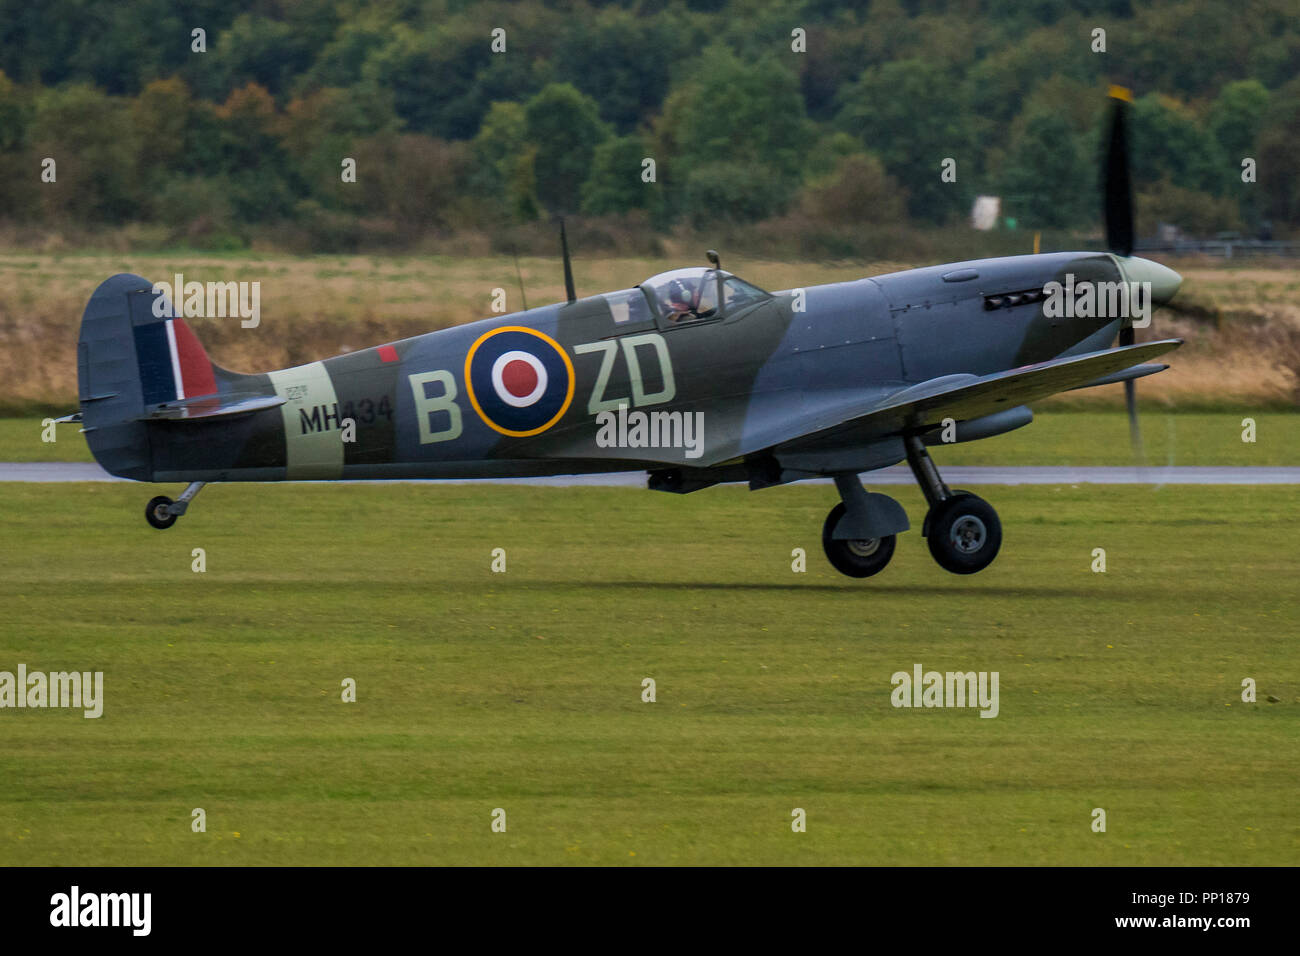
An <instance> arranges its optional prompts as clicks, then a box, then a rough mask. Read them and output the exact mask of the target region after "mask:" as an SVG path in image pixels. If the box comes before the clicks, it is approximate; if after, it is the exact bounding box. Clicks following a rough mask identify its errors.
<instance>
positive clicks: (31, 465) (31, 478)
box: [0, 462, 1300, 487]
mask: <svg viewBox="0 0 1300 956" xmlns="http://www.w3.org/2000/svg"><path fill="white" fill-rule="evenodd" d="M942 473H943V480H944V481H945V482H947V483H948V484H949V485H958V486H963V487H964V486H967V485H1082V484H1093V485H1294V484H1300V468H1290V467H1287V468H1255V467H1241V468H1229V467H1218V468H1201V467H1197V466H1194V465H1175V466H1170V467H1150V468H1140V467H1115V468H1111V467H1095V468H1075V467H1070V466H1032V465H1030V466H1013V467H1001V468H944V469H943V472H942ZM125 480H126V479H124V478H114V477H113V476H112V475H110V474H108V472H106V471H104V469H102V468H100V467H99V465H96V464H94V463H92V462H0V482H5V481H22V482H32V483H35V484H45V483H54V482H67V481H125ZM823 480H826V481H829V479H823ZM438 481H441V482H451V483H453V484H464V483H470V482H485V483H488V484H512V485H543V486H545V485H549V486H552V487H584V486H626V487H642V486H644V485H645V482H646V475H645V472H641V471H635V472H620V473H617V474H607V475H557V476H553V477H545V478H475V479H467V478H448V479H427V478H410V479H396V480H385V481H380V482H355V483H356V484H427V483H432V482H438ZM912 481H913V479H912V473H911V471H909V470H908V468H907V467H906V466H905V465H895V466H894V467H892V468H882V469H881V470H880V471H872V472H868V473H866V474H864V475H863V476H862V482H863V484H866V485H901V484H911V483H912ZM172 484H179V482H173V483H172Z"/></svg>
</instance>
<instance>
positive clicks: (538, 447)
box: [65, 93, 1181, 577]
mask: <svg viewBox="0 0 1300 956" xmlns="http://www.w3.org/2000/svg"><path fill="white" fill-rule="evenodd" d="M1112 95H1116V96H1118V95H1120V94H1116V93H1113V94H1112ZM1114 107H1115V108H1114V112H1113V118H1112V122H1111V135H1110V141H1109V147H1108V156H1107V159H1106V175H1105V177H1104V178H1105V196H1106V201H1105V210H1106V231H1107V238H1108V242H1109V248H1110V251H1109V252H1058V253H1048V254H1043V255H1024V256H1011V257H1005V258H996V259H980V260H974V261H969V262H957V263H950V264H947V265H939V266H931V267H928V268H921V269H913V270H909V271H905V272H898V273H893V274H890V275H882V276H876V277H874V278H864V279H858V280H855V281H850V282H838V283H833V284H830V285H821V286H815V287H809V288H804V289H792V290H786V291H781V292H767V291H764V290H763V289H760V288H758V287H757V286H755V285H752V284H751V283H749V282H747V281H745V280H744V279H741V278H740V277H738V276H736V275H733V274H732V273H730V272H728V271H726V270H724V269H723V268H722V267H721V263H720V261H719V258H718V256H717V254H716V253H713V252H712V251H710V254H709V261H710V265H709V266H707V267H698V268H685V269H678V270H675V271H671V272H665V273H662V274H660V275H656V276H652V277H650V278H648V279H646V280H645V281H644V282H642V283H640V284H639V285H636V286H634V287H632V288H629V289H620V290H618V291H614V292H607V293H602V294H600V295H594V296H590V297H587V298H581V299H580V298H578V297H577V296H576V295H575V294H574V290H573V280H572V272H571V269H570V264H569V258H568V250H567V243H565V244H564V266H565V282H566V288H567V291H568V300H567V301H566V302H563V303H559V304H555V305H546V306H542V307H540V308H535V309H529V310H527V311H524V312H519V313H515V314H513V315H506V316H497V317H494V318H489V319H484V320H482V321H478V322H473V323H470V324H466V325H461V326H457V327H453V328H447V329H442V330H439V331H435V332H430V333H427V334H425V335H419V336H415V337H414V338H409V339H404V340H402V341H397V342H389V343H386V344H382V345H377V346H375V347H373V348H367V349H364V350H362V351H355V352H350V353H347V354H344V355H339V356H335V357H334V358H329V359H325V360H324V361H318V362H311V363H309V364H307V365H302V366H299V367H297V368H289V369H283V370H280V371H273V372H269V373H264V374H256V375H246V374H240V373H237V372H231V371H227V370H226V369H223V368H220V367H218V366H217V365H214V364H213V363H212V362H211V361H210V360H209V358H208V356H207V354H206V352H205V351H204V349H203V346H202V345H201V344H200V343H199V340H198V339H197V338H196V337H195V335H194V333H193V331H191V329H190V328H189V327H188V326H187V325H186V323H185V321H184V318H183V317H180V316H179V315H176V314H175V313H174V311H173V308H172V303H171V302H169V301H167V300H166V296H165V293H164V292H163V291H160V290H157V289H156V287H155V286H154V285H153V283H151V282H150V281H149V280H147V279H144V278H141V277H140V276H136V275H128V274H122V275H116V276H113V277H112V278H110V279H107V280H105V281H104V282H103V283H102V284H101V285H100V286H99V287H98V288H97V289H96V290H95V292H94V294H93V295H92V296H91V298H90V301H89V303H88V305H87V306H86V310H85V313H84V315H83V318H82V322H81V332H80V340H79V342H78V345H77V371H78V387H79V398H80V405H81V411H80V412H79V413H78V414H76V415H73V416H69V417H68V418H67V419H65V420H68V421H80V422H81V423H82V425H83V431H84V433H85V435H86V439H87V442H88V443H89V445H90V448H91V451H92V452H93V453H94V456H95V458H96V460H97V461H98V462H99V463H100V464H101V465H102V466H103V467H104V468H105V469H107V470H108V471H109V472H110V473H112V474H114V475H117V476H121V477H124V478H131V479H136V480H138V481H149V482H187V483H188V487H186V489H185V491H184V493H183V494H181V495H180V496H179V498H178V499H177V500H175V501H173V500H172V499H170V498H168V497H164V496H159V497H155V498H154V499H153V500H151V501H150V502H149V503H148V506H147V508H146V511H145V517H146V519H147V520H148V522H149V523H150V524H151V525H152V526H153V527H155V528H168V527H170V526H171V525H173V524H174V523H175V522H176V520H177V518H179V517H180V516H181V515H183V514H185V512H186V509H187V507H188V506H189V504H190V503H191V502H192V501H193V499H194V496H195V495H196V494H197V493H198V492H199V490H200V489H201V488H202V487H203V486H204V485H205V484H206V483H208V482H228V481H282V480H298V479H312V480H330V479H347V480H356V479H399V478H488V477H508V476H541V475H561V474H582V473H598V472H616V471H645V472H647V473H648V486H649V487H650V488H651V489H655V490H659V491H668V492H675V493H689V492H694V491H697V490H699V489H702V488H707V487H709V486H710V485H714V484H717V483H720V482H742V481H743V482H747V483H748V485H749V487H750V488H751V489H761V488H768V487H771V486H774V485H781V484H785V483H787V482H792V481H799V480H802V479H808V478H818V477H829V478H831V479H833V481H834V484H835V487H836V489H837V490H838V492H839V496H840V499H841V500H840V503H838V504H836V505H835V507H834V508H833V509H831V512H830V514H829V515H828V516H827V518H826V521H825V524H824V527H823V531H822V543H823V547H824V549H825V552H826V556H827V558H828V559H829V560H830V563H831V564H832V565H833V566H834V567H835V568H836V569H837V570H839V571H841V572H842V573H844V574H846V575H850V576H853V577H867V576H869V575H873V574H876V573H877V572H879V571H880V570H882V569H883V568H884V567H885V566H886V564H888V562H889V560H890V558H891V557H892V555H893V553H894V546H895V538H896V536H897V535H898V534H899V533H901V532H904V531H906V530H908V528H909V522H908V518H907V515H906V514H905V512H904V510H903V507H902V506H901V505H900V504H899V503H898V502H897V501H895V500H894V499H893V498H890V497H888V496H886V495H883V494H875V493H868V492H867V491H866V490H865V489H864V488H863V486H862V484H861V482H860V480H859V478H858V476H859V475H860V474H861V473H863V472H868V471H871V470H874V469H878V468H883V467H886V466H889V465H893V464H896V463H898V462H900V461H906V462H907V463H908V465H909V466H910V467H911V471H912V473H913V475H914V476H915V478H916V481H917V483H918V484H919V485H920V488H921V491H922V493H923V495H924V497H925V500H926V503H927V505H928V512H927V514H926V516H925V521H924V524H923V526H922V534H923V535H924V537H925V538H926V540H927V542H928V545H929V548H930V552H931V554H932V555H933V557H934V559H935V560H936V561H937V562H938V563H939V565H940V566H942V567H943V568H946V569H947V570H949V571H952V572H955V573H958V574H969V573H973V572H976V571H979V570H981V569H983V568H985V567H987V566H988V564H989V563H990V562H991V561H992V560H993V559H994V557H995V556H996V555H997V553H998V550H999V547H1000V546H1001V541H1002V530H1001V524H1000V522H999V520H998V516H997V513H996V512H995V511H994V510H993V508H992V506H991V505H989V504H988V502H986V501H984V500H983V499H982V498H980V497H978V496H976V495H973V494H970V493H968V492H964V491H955V490H951V489H949V487H948V486H947V485H946V484H945V483H944V481H943V479H942V478H941V477H940V474H939V471H938V469H937V468H936V466H935V464H934V462H933V461H932V459H931V458H930V455H929V453H928V451H927V448H928V447H929V446H931V445H934V444H939V443H942V442H944V441H958V442H962V441H972V440H975V439H979V438H985V437H989V436H992V435H998V434H1001V433H1004V432H1007V431H1010V430H1012V429H1015V428H1019V427H1021V426H1023V425H1026V424H1028V423H1029V422H1030V421H1031V419H1032V417H1033V416H1032V412H1031V411H1030V409H1029V407H1028V405H1029V404H1030V403H1032V402H1034V401H1036V400H1038V399H1041V398H1044V397H1046V396H1048V395H1052V394H1054V393H1057V392H1060V391H1063V390H1066V389H1076V388H1087V387H1092V386H1098V385H1104V384H1109V383H1115V382H1124V383H1126V388H1127V391H1128V398H1129V413H1130V418H1131V419H1132V416H1133V414H1134V393H1133V389H1132V383H1133V382H1134V380H1136V379H1137V378H1139V377H1141V376H1144V375H1149V374H1152V373H1154V372H1159V371H1161V370H1163V369H1165V368H1167V366H1166V365H1163V364H1159V363H1152V362H1151V361H1150V360H1151V359H1154V358H1155V357H1157V356H1158V355H1160V354H1162V353H1164V352H1167V351H1169V350H1170V349H1172V348H1175V347H1176V346H1178V345H1179V344H1180V342H1179V341H1178V340H1176V339H1168V340H1163V341H1155V342H1150V343H1144V344H1134V332H1133V322H1134V310H1133V309H1132V308H1130V307H1127V306H1131V305H1132V303H1133V302H1134V301H1139V300H1141V294H1140V293H1138V292H1136V290H1138V289H1145V290H1146V299H1145V304H1146V306H1147V307H1148V308H1149V306H1150V305H1152V304H1160V303H1164V302H1166V301H1168V299H1169V298H1170V297H1171V296H1172V295H1173V294H1174V292H1175V291H1176V290H1177V289H1178V285H1179V283H1180V281H1181V280H1180V277H1179V276H1178V275H1177V273H1175V272H1173V271H1172V270H1170V269H1167V268H1165V267H1164V266H1162V265H1159V264H1158V263H1155V262H1151V261H1149V260H1146V259H1142V258H1138V257H1135V256H1133V255H1132V249H1133V221H1132V207H1131V197H1130V187H1129V182H1128V168H1127V157H1126V148H1125V144H1124V110H1123V100H1122V99H1118V98H1117V99H1116V100H1115V103H1114ZM561 236H562V239H563V227H561ZM1084 289H1092V290H1094V294H1093V295H1092V296H1091V297H1090V299H1089V301H1090V302H1091V305H1092V307H1090V308H1087V309H1082V308H1072V307H1070V308H1062V302H1061V299H1062V296H1063V295H1064V294H1066V293H1067V290H1069V292H1070V294H1073V292H1074V290H1084ZM1129 289H1132V290H1135V294H1134V298H1133V299H1132V300H1129V299H1128V297H1127V296H1120V297H1118V299H1117V297H1116V296H1115V295H1114V294H1111V295H1109V296H1107V295H1105V294H1103V291H1104V290H1109V291H1110V292H1111V293H1114V291H1115V290H1119V291H1120V292H1126V291H1127V290H1129ZM1083 298H1084V297H1083V296H1082V295H1078V296H1076V297H1074V298H1070V299H1069V301H1067V302H1065V303H1064V304H1065V305H1066V306H1077V305H1080V304H1083ZM1117 301H1118V302H1119V305H1118V306H1117V304H1116V303H1117ZM1120 306H1125V307H1120ZM1117 336H1118V337H1119V342H1120V344H1119V347H1114V348H1113V347H1111V345H1112V342H1113V341H1114V340H1115V339H1116V337H1117ZM1135 425H1136V423H1135V421H1134V426H1135Z"/></svg>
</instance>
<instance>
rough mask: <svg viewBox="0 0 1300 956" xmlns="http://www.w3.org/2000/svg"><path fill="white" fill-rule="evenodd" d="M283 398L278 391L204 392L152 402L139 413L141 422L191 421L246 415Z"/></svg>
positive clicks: (281, 401)
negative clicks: (182, 397)
mask: <svg viewBox="0 0 1300 956" xmlns="http://www.w3.org/2000/svg"><path fill="white" fill-rule="evenodd" d="M284 402H285V400H284V399H283V398H281V397H280V396H279V395H244V396H239V395H205V396H201V397H199V398H187V399H185V400H184V401H180V402H165V403H164V404H162V405H155V406H154V407H153V408H151V409H149V410H147V411H146V412H145V414H144V415H142V416H141V417H140V419H139V420H140V421H142V422H153V421H171V422H174V421H193V420H196V419H200V418H217V417H220V416H223V415H246V414H248V413H250V412H260V411H261V410H262V409H264V408H277V407H278V406H280V405H283V404H284Z"/></svg>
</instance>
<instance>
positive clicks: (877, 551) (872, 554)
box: [822, 501, 897, 578]
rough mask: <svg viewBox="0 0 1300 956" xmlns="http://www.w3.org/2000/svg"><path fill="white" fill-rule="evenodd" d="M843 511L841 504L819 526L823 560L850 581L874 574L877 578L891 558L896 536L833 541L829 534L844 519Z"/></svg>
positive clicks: (842, 504) (842, 503)
mask: <svg viewBox="0 0 1300 956" xmlns="http://www.w3.org/2000/svg"><path fill="white" fill-rule="evenodd" d="M844 511H845V509H844V502H842V501H841V502H840V503H839V504H837V505H836V506H835V507H834V508H832V509H831V513H830V514H828V515H827V516H826V523H825V524H824V525H822V550H823V551H825V552H826V560H828V561H830V563H831V567H833V568H834V569H835V570H836V571H838V572H840V574H847V575H848V576H849V577H851V578H869V577H871V576H872V575H873V574H879V573H880V572H881V571H883V570H885V565H887V564H888V563H889V559H890V558H892V557H893V556H894V544H895V542H896V540H897V536H896V535H892V534H891V535H886V536H885V537H883V538H867V539H863V540H853V539H849V540H843V541H836V540H835V539H834V538H832V537H831V532H832V531H834V530H835V526H836V525H837V524H839V522H840V518H842V517H843V516H844Z"/></svg>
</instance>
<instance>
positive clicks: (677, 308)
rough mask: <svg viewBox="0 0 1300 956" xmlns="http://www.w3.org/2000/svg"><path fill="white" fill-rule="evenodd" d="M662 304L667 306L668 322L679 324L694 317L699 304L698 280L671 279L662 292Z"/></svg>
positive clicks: (688, 278)
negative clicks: (689, 317)
mask: <svg viewBox="0 0 1300 956" xmlns="http://www.w3.org/2000/svg"><path fill="white" fill-rule="evenodd" d="M664 303H665V304H666V305H667V306H668V321H669V322H681V321H682V320H683V319H685V318H687V317H688V316H694V315H695V314H696V309H697V308H699V304H700V289H699V285H698V280H696V279H693V278H690V277H687V278H685V279H673V280H672V281H671V282H669V283H668V288H667V289H666V290H665V291H664Z"/></svg>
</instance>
